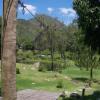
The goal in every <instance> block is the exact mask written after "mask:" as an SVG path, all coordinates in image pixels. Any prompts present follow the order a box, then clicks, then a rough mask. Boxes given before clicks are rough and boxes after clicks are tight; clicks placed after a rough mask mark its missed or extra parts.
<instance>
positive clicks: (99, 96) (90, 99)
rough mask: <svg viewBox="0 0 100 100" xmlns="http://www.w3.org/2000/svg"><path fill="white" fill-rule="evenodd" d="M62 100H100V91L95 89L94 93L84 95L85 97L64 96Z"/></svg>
mask: <svg viewBox="0 0 100 100" xmlns="http://www.w3.org/2000/svg"><path fill="white" fill-rule="evenodd" d="M61 100H100V91H94V93H93V94H91V95H87V96H84V98H82V97H81V98H79V99H78V98H71V97H70V98H63V99H61Z"/></svg>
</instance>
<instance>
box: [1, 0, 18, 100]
mask: <svg viewBox="0 0 100 100" xmlns="http://www.w3.org/2000/svg"><path fill="white" fill-rule="evenodd" d="M16 7H17V0H3V37H2V42H3V43H2V44H3V47H2V96H3V100H16Z"/></svg>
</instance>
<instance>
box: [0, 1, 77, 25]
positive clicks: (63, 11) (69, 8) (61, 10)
mask: <svg viewBox="0 0 100 100" xmlns="http://www.w3.org/2000/svg"><path fill="white" fill-rule="evenodd" d="M21 1H22V2H23V3H24V4H25V6H26V7H27V9H29V10H30V11H31V12H32V13H33V14H34V15H35V14H36V13H40V14H47V15H50V16H53V17H55V18H58V19H59V20H60V21H63V22H64V23H65V24H69V23H71V22H72V21H73V19H75V18H76V12H75V10H73V0H21ZM0 15H2V0H0ZM17 18H21V19H30V18H32V16H31V15H30V14H29V13H28V12H27V11H25V14H24V15H23V14H22V8H21V7H20V6H19V7H18V16H17Z"/></svg>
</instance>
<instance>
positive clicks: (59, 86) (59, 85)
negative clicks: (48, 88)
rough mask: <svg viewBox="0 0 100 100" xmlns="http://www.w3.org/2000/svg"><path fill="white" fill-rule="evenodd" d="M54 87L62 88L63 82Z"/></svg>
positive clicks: (60, 81)
mask: <svg viewBox="0 0 100 100" xmlns="http://www.w3.org/2000/svg"><path fill="white" fill-rule="evenodd" d="M56 87H57V88H63V80H59V81H58V83H57V86H56Z"/></svg>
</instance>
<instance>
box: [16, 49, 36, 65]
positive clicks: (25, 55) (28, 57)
mask: <svg viewBox="0 0 100 100" xmlns="http://www.w3.org/2000/svg"><path fill="white" fill-rule="evenodd" d="M17 62H19V63H28V64H30V63H34V62H33V52H32V51H23V50H21V49H20V50H19V51H18V52H17Z"/></svg>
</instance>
